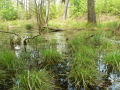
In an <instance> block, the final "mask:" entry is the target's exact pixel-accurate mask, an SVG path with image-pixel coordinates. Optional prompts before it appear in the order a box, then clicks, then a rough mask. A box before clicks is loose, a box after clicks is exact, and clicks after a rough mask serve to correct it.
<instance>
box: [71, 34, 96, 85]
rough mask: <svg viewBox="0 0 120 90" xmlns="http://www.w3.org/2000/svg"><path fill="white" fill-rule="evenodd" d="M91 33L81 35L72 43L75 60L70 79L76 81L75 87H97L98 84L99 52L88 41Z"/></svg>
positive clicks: (72, 64) (72, 63)
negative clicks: (97, 66) (97, 60)
mask: <svg viewBox="0 0 120 90" xmlns="http://www.w3.org/2000/svg"><path fill="white" fill-rule="evenodd" d="M90 35H91V32H83V33H80V34H79V36H77V37H75V38H73V39H72V40H71V41H70V45H71V47H72V51H74V52H73V53H72V56H73V60H72V62H71V71H70V73H69V78H70V79H72V80H74V83H75V86H76V87H79V86H80V85H83V86H84V87H87V86H88V85H95V84H96V82H97V75H98V71H97V69H96V62H95V61H96V58H97V51H96V49H95V47H93V46H94V44H93V45H92V43H91V42H89V40H91V39H92V38H89V39H87V37H88V36H90Z"/></svg>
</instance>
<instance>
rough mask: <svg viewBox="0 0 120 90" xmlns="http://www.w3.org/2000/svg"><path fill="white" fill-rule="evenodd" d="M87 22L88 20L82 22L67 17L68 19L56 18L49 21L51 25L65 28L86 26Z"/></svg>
mask: <svg viewBox="0 0 120 90" xmlns="http://www.w3.org/2000/svg"><path fill="white" fill-rule="evenodd" d="M86 24H87V22H80V21H77V20H74V19H67V20H66V21H61V19H55V20H51V21H50V22H49V26H52V27H55V28H64V29H79V28H83V27H86Z"/></svg>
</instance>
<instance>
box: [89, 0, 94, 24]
mask: <svg viewBox="0 0 120 90" xmlns="http://www.w3.org/2000/svg"><path fill="white" fill-rule="evenodd" d="M88 23H93V24H95V23H96V13H95V1H94V0H88Z"/></svg>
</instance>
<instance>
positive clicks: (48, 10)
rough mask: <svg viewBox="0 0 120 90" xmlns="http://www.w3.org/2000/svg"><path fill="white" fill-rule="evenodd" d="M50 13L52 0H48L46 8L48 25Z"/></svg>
mask: <svg viewBox="0 0 120 90" xmlns="http://www.w3.org/2000/svg"><path fill="white" fill-rule="evenodd" d="M49 13H50V0H47V8H46V21H45V22H46V26H48V20H49Z"/></svg>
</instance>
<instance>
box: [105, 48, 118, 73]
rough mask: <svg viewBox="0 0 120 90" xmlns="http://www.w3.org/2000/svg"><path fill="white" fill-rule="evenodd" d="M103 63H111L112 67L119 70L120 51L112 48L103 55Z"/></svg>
mask: <svg viewBox="0 0 120 90" xmlns="http://www.w3.org/2000/svg"><path fill="white" fill-rule="evenodd" d="M104 59H105V63H106V64H107V65H111V66H112V67H113V68H114V69H117V70H119V71H120V69H119V68H120V51H119V50H114V51H111V52H107V54H106V55H105V58H104Z"/></svg>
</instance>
